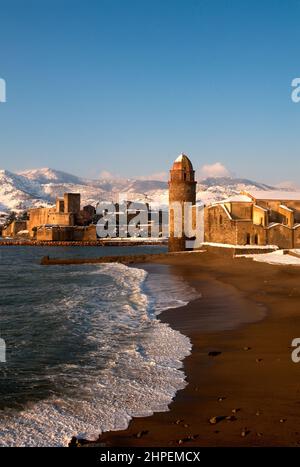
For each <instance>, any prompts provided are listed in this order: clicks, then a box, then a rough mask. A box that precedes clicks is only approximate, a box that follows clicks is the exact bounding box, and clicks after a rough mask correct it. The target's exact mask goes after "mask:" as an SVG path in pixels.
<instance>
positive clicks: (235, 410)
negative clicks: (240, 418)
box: [231, 409, 241, 413]
mask: <svg viewBox="0 0 300 467" xmlns="http://www.w3.org/2000/svg"><path fill="white" fill-rule="evenodd" d="M240 411H241V409H232V411H231V412H232V413H237V412H240Z"/></svg>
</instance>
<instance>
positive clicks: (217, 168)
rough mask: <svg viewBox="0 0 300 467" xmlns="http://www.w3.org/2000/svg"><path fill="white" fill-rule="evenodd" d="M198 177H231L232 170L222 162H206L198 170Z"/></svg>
mask: <svg viewBox="0 0 300 467" xmlns="http://www.w3.org/2000/svg"><path fill="white" fill-rule="evenodd" d="M197 176H198V179H203V178H208V177H230V176H231V173H230V171H229V170H228V169H227V168H226V167H225V165H223V164H222V163H221V162H215V163H214V164H205V165H203V166H202V167H201V168H200V169H199V170H197Z"/></svg>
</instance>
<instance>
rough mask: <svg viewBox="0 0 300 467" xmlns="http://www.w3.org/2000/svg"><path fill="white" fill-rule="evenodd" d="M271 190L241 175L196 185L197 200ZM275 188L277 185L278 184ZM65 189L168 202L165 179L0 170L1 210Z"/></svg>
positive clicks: (89, 195)
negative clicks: (87, 176)
mask: <svg viewBox="0 0 300 467" xmlns="http://www.w3.org/2000/svg"><path fill="white" fill-rule="evenodd" d="M258 189H259V190H266V191H267V190H273V189H274V187H272V186H270V185H266V184H264V183H258V182H255V181H252V180H248V179H244V178H231V177H216V178H213V177H210V178H206V179H204V180H200V181H199V182H198V185H197V200H198V201H203V202H204V203H209V202H212V201H217V200H221V199H224V198H226V197H228V196H230V195H232V194H235V193H239V192H240V191H241V190H248V191H249V190H250V191H251V190H258ZM277 189H278V188H277ZM65 192H79V193H81V197H82V204H83V205H86V204H93V205H96V203H97V202H98V201H117V196H118V193H123V194H125V193H126V194H127V196H128V199H131V200H135V201H139V202H141V201H142V202H150V203H151V205H152V206H153V208H158V207H162V208H166V207H167V205H168V183H167V182H163V181H159V180H139V179H126V178H118V179H107V180H104V179H99V180H93V179H86V178H82V177H77V176H75V175H72V174H69V173H66V172H62V171H59V170H54V169H50V168H43V169H33V170H25V171H23V172H20V173H18V174H15V173H12V172H9V171H7V170H0V211H1V212H7V213H9V212H10V211H16V212H21V211H24V210H26V209H28V208H29V207H32V206H36V207H37V206H47V205H51V204H53V203H54V201H55V198H56V196H62V195H63V193H65Z"/></svg>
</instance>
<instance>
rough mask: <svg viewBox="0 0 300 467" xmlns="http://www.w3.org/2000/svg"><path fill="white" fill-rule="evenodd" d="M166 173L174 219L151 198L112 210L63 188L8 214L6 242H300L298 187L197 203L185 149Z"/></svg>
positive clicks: (180, 246)
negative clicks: (50, 198) (48, 201)
mask: <svg viewBox="0 0 300 467" xmlns="http://www.w3.org/2000/svg"><path fill="white" fill-rule="evenodd" d="M169 174H170V175H169V222H168V220H167V217H166V213H165V212H164V211H163V210H161V209H159V210H158V211H157V212H153V210H151V206H150V205H149V203H147V204H143V203H135V202H133V201H127V202H126V203H124V202H123V204H122V205H120V204H113V203H110V205H109V207H110V209H111V212H109V208H108V209H107V206H108V203H106V202H105V201H103V202H99V203H98V205H97V206H92V205H87V206H83V207H81V199H80V198H81V196H80V193H65V194H64V197H63V198H59V197H58V198H57V199H56V203H55V206H53V207H38V208H37V207H35V208H31V209H29V210H28V212H27V213H25V215H23V217H24V218H23V219H14V218H12V219H10V220H9V222H8V223H7V225H6V226H5V227H4V228H3V229H2V237H3V238H4V240H5V239H8V240H10V241H9V242H6V243H5V242H4V243H3V244H7V243H8V244H14V241H17V242H18V244H20V245H21V244H24V242H25V244H26V240H29V241H30V242H31V244H32V245H35V244H37V245H41V244H44V245H50V244H54V245H59V244H61V245H64V246H67V245H74V244H78V245H80V244H84V245H89V244H90V245H97V241H98V242H99V241H100V239H102V241H103V239H106V242H108V241H109V240H110V241H111V240H112V239H114V240H115V243H114V244H117V242H118V239H119V240H120V241H121V240H122V239H123V240H124V239H127V243H128V244H130V240H136V241H138V239H139V240H140V241H144V242H146V243H147V244H149V241H151V240H152V241H153V242H161V243H165V242H166V241H167V237H168V245H169V251H170V252H176V251H185V250H191V249H195V248H197V247H198V248H199V247H200V246H201V245H206V246H207V247H210V248H221V247H231V248H233V249H237V248H243V249H244V250H246V249H247V251H248V252H251V251H252V252H261V253H265V252H268V251H269V252H272V251H274V250H276V249H284V250H287V251H286V253H289V250H293V249H297V248H300V192H297V191H284V190H276V191H275V190H260V191H259V190H253V191H241V192H240V193H239V194H234V195H232V196H229V197H227V198H224V199H222V200H221V201H217V202H212V203H210V204H208V205H205V204H204V203H201V200H200V203H196V186H197V181H196V180H195V171H194V169H193V165H192V162H191V160H190V159H189V157H188V156H187V155H185V154H183V153H182V154H180V155H179V156H178V157H177V158H176V160H175V161H174V163H173V165H172V167H171V170H170V172H169ZM164 214H165V215H164ZM201 214H202V216H201ZM154 217H155V220H154ZM141 219H143V223H141ZM155 221H156V224H157V225H156V230H155V229H154V222H155ZM109 224H112V226H110V227H109ZM130 224H132V225H133V227H134V229H133V231H134V234H133V235H134V236H133V238H132V236H131V235H130V229H129V225H130ZM99 226H101V227H102V230H101V233H102V234H100V228H99ZM186 226H188V227H186ZM168 229H169V230H168ZM154 230H155V233H156V236H154V235H153V232H154ZM187 230H188V231H187ZM10 242H11V243H10ZM99 244H103V243H101V242H100V243H99ZM119 244H120V245H121V244H126V243H124V241H123V243H122V242H121V243H120V242H119ZM264 247H265V248H264ZM293 254H294V255H298V253H293ZM299 257H300V256H299Z"/></svg>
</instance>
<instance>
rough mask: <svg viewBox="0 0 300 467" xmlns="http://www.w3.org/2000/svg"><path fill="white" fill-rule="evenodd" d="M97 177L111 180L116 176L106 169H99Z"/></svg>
mask: <svg viewBox="0 0 300 467" xmlns="http://www.w3.org/2000/svg"><path fill="white" fill-rule="evenodd" d="M99 178H101V179H103V180H111V179H113V178H116V176H115V175H113V174H112V173H111V172H109V171H108V170H101V172H100V174H99Z"/></svg>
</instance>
